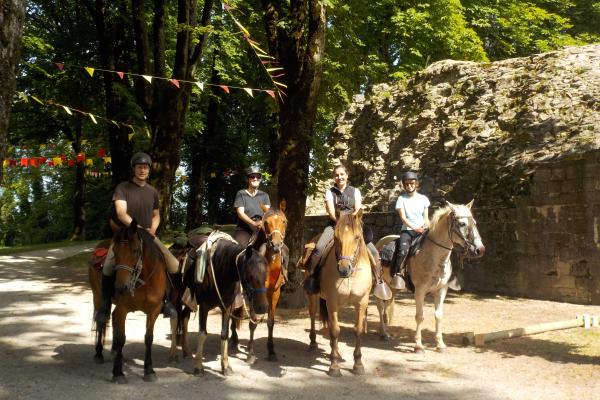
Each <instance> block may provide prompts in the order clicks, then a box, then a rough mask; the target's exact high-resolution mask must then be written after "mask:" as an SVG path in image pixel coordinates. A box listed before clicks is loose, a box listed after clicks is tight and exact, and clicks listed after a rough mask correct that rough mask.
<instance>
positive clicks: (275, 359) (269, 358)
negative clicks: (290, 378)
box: [267, 353, 277, 361]
mask: <svg viewBox="0 0 600 400" xmlns="http://www.w3.org/2000/svg"><path fill="white" fill-rule="evenodd" d="M267 360H268V361H277V354H275V353H271V354H269V356H268V357H267Z"/></svg>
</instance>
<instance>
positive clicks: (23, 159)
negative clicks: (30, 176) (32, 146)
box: [21, 158, 29, 167]
mask: <svg viewBox="0 0 600 400" xmlns="http://www.w3.org/2000/svg"><path fill="white" fill-rule="evenodd" d="M28 165H29V159H28V158H21V167H26V166H28Z"/></svg>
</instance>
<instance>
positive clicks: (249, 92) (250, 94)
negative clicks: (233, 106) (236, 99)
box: [244, 88, 254, 97]
mask: <svg viewBox="0 0 600 400" xmlns="http://www.w3.org/2000/svg"><path fill="white" fill-rule="evenodd" d="M244 90H245V91H246V93H248V95H249V96H250V97H254V95H253V94H252V89H248V88H244Z"/></svg>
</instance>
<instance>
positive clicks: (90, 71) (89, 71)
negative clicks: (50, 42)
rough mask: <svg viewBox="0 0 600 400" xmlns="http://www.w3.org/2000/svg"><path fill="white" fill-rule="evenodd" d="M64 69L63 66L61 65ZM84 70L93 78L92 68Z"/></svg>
mask: <svg viewBox="0 0 600 400" xmlns="http://www.w3.org/2000/svg"><path fill="white" fill-rule="evenodd" d="M63 67H64V64H63ZM85 70H86V71H87V73H88V74H90V76H92V77H93V76H94V68H92V67H85Z"/></svg>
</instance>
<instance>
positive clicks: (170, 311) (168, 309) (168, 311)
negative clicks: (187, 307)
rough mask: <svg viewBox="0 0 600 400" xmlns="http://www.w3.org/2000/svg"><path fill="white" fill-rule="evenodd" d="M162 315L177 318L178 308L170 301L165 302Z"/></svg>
mask: <svg viewBox="0 0 600 400" xmlns="http://www.w3.org/2000/svg"><path fill="white" fill-rule="evenodd" d="M162 315H163V318H172V319H177V310H176V309H175V306H174V305H173V304H171V302H170V301H167V302H166V303H163V307H162Z"/></svg>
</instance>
